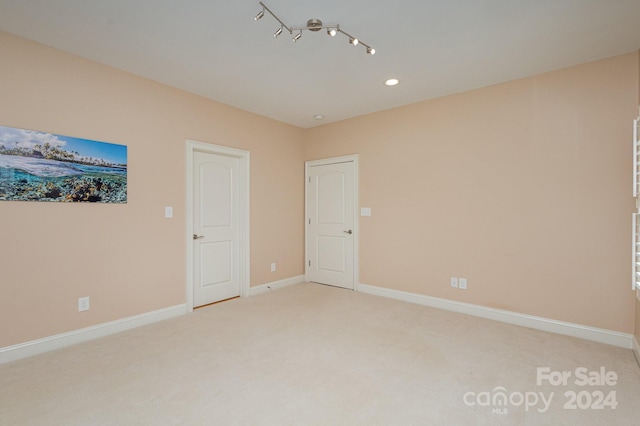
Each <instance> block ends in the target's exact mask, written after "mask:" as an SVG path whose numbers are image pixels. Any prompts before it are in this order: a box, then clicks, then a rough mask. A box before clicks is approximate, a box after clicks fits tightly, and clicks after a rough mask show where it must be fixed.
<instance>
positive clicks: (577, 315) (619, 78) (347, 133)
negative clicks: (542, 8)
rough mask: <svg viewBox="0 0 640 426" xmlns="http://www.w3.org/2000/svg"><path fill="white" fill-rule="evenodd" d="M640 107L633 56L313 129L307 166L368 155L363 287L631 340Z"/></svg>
mask: <svg viewBox="0 0 640 426" xmlns="http://www.w3.org/2000/svg"><path fill="white" fill-rule="evenodd" d="M401 84H406V85H411V84H412V83H411V81H403V82H402V83H401ZM389 90H393V89H392V88H391V89H389ZM637 106H638V55H637V54H635V53H634V54H627V55H623V56H618V57H614V58H611V59H607V60H603V61H599V62H595V63H589V64H585V65H581V66H577V67H572V68H568V69H564V70H560V71H556V72H551V73H547V74H542V75H538V76H535V77H532V78H526V79H522V80H518V81H513V82H509V83H505V84H500V85H496V86H492V87H487V88H483V89H480V90H475V91H471V92H467V93H462V94H458V95H454V96H448V97H445V98H440V99H436V100H432V101H427V102H422V103H418V104H415V105H410V106H406V107H403V108H397V109H393V110H389V111H384V112H380V113H376V114H371V115H368V116H364V117H359V118H354V119H351V120H347V121H343V122H339V123H335V124H330V125H325V126H322V127H318V128H314V129H311V130H308V131H306V132H305V134H304V139H305V158H306V159H307V160H312V159H319V158H325V157H333V156H339V155H345V154H352V153H358V154H360V205H361V206H363V207H371V208H372V213H373V215H372V217H369V218H368V217H364V218H361V220H360V281H361V282H362V283H366V284H370V285H375V286H382V287H387V288H391V289H397V290H403V291H408V292H413V293H418V294H424V295H429V296H435V297H441V298H446V299H451V300H458V301H462V302H469V303H473V304H479V305H483V306H487V307H492V308H499V309H506V310H509V311H514V312H520V313H524V314H531V315H537V316H541V317H546V318H551V319H556V320H561V321H568V322H572V323H578V324H583V325H587V326H593V327H600V328H604V329H609V330H616V331H620V332H625V333H632V332H633V329H634V299H633V297H632V296H633V295H632V292H631V290H630V284H629V273H630V272H629V269H630V267H629V247H630V244H631V236H630V226H631V224H630V220H631V219H630V217H631V213H632V211H633V207H634V204H633V199H632V197H631V144H630V139H631V127H630V123H631V120H632V119H633V118H634V116H635V114H636V111H637ZM451 276H457V277H466V278H468V280H469V281H468V285H469V289H468V290H466V291H464V290H459V289H452V288H450V286H449V278H450V277H451Z"/></svg>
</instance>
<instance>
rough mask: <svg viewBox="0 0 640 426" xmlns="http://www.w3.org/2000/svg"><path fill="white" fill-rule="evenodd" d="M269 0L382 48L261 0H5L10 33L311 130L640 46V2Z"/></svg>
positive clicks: (1, 10) (0, 24)
mask: <svg viewBox="0 0 640 426" xmlns="http://www.w3.org/2000/svg"><path fill="white" fill-rule="evenodd" d="M264 2H265V3H266V5H267V6H268V7H269V8H270V9H271V10H272V11H273V12H274V13H276V14H277V15H278V16H279V17H280V18H281V19H282V20H283V21H284V22H285V23H286V24H287V25H289V26H300V25H305V24H306V22H307V20H308V19H310V18H318V19H321V20H322V21H323V22H324V23H326V24H334V23H336V24H340V25H341V27H342V29H344V30H345V31H346V32H348V33H350V34H352V35H354V36H356V37H358V38H360V39H361V40H363V41H364V42H366V43H367V44H370V45H372V46H373V47H375V49H376V54H375V56H371V55H367V54H366V53H365V52H366V50H365V49H364V48H363V47H362V46H356V47H354V46H351V45H350V44H349V43H348V38H347V37H345V36H343V35H340V34H339V35H337V36H336V37H335V38H331V37H329V36H328V35H327V34H326V32H325V31H319V32H317V33H312V32H309V31H305V32H304V33H303V36H302V39H301V40H300V41H298V42H297V43H293V42H292V41H291V37H290V35H289V34H288V33H286V32H285V33H284V34H283V35H282V36H280V37H279V38H278V39H275V38H274V37H273V33H274V31H275V30H276V29H277V28H278V27H279V24H277V22H276V21H275V20H274V19H273V18H272V17H271V16H269V15H268V14H267V15H265V17H264V18H263V19H261V20H259V21H257V22H256V21H255V20H254V19H253V18H254V16H255V15H256V14H257V13H258V12H259V11H260V10H261V7H260V6H259V1H258V0H234V1H230V0H0V29H1V30H4V31H7V32H10V33H13V34H17V35H20V36H23V37H25V38H28V39H31V40H35V41H38V42H40V43H43V44H46V45H49V46H53V47H56V48H59V49H62V50H65V51H68V52H71V53H74V54H77V55H80V56H83V57H86V58H89V59H92V60H95V61H98V62H101V63H104V64H108V65H111V66H113V67H116V68H119V69H122V70H126V71H129V72H132V73H134V74H138V75H141V76H144V77H148V78H150V79H153V80H156V81H159V82H162V83H165V84H168V85H170V86H174V87H177V88H180V89H184V90H187V91H189V92H193V93H196V94H199V95H202V96H205V97H208V98H211V99H214V100H217V101H220V102H223V103H225V104H229V105H233V106H236V107H238V108H242V109H244V110H248V111H252V112H255V113H257V114H261V115H264V116H267V117H271V118H273V119H276V120H279V121H283V122H285V123H290V124H292V125H295V126H299V127H303V128H309V127H313V126H317V125H321V124H325V123H330V122H335V121H339V120H343V119H346V118H350V117H355V116H359V115H363V114H367V113H370V112H374V111H380V110H384V109H389V108H393V107H397V106H401V105H406V104H410V103H414V102H418V101H421V100H426V99H430V98H434V97H439V96H443V95H447V94H451V93H456V92H462V91H465V90H470V89H474V88H478V87H483V86H487V85H491V84H496V83H500V82H503V81H508V80H513V79H516V78H521V77H525V76H529V75H533V74H537V73H540V72H544V71H550V70H554V69H558V68H563V67H567V66H571V65H576V64H579V63H584V62H589V61H593V60H598V59H602V58H606V57H611V56H615V55H618V54H622V53H627V52H632V51H636V50H638V49H639V48H640V0H389V1H379V0H318V1H309V0H295V1H294V0H264ZM3 66H6V64H3ZM389 77H396V78H399V79H400V81H401V83H400V84H399V85H398V86H396V87H393V88H389V87H386V86H384V85H383V82H384V80H386V79H387V78H389ZM316 114H322V115H324V116H325V119H324V120H322V121H318V120H316V119H314V115H316Z"/></svg>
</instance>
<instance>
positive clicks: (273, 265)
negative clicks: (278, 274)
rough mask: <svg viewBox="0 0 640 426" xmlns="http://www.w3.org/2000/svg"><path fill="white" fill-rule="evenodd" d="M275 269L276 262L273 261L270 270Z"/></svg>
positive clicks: (273, 270)
mask: <svg viewBox="0 0 640 426" xmlns="http://www.w3.org/2000/svg"><path fill="white" fill-rule="evenodd" d="M275 271H276V263H275V262H273V263H272V264H271V272H275Z"/></svg>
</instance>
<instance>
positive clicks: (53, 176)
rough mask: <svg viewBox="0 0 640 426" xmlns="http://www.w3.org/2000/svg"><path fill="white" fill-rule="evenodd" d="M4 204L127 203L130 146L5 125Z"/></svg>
mask: <svg viewBox="0 0 640 426" xmlns="http://www.w3.org/2000/svg"><path fill="white" fill-rule="evenodd" d="M0 201H58V202H89V203H117V204H124V203H126V202H127V147H126V146H125V145H117V144H112V143H106V142H98V141H92V140H87V139H79V138H73V137H69V136H61V135H56V134H52V133H43V132H37V131H33V130H25V129H17V128H12V127H4V126H0Z"/></svg>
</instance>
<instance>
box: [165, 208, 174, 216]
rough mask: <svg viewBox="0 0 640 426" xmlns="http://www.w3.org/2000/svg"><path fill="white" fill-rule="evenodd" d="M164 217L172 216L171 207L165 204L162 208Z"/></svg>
mask: <svg viewBox="0 0 640 426" xmlns="http://www.w3.org/2000/svg"><path fill="white" fill-rule="evenodd" d="M164 217H167V218H171V217H173V207H171V206H167V207H165V208H164Z"/></svg>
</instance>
